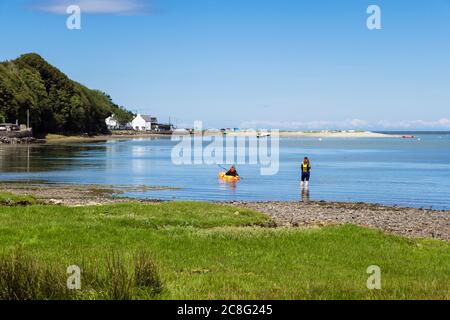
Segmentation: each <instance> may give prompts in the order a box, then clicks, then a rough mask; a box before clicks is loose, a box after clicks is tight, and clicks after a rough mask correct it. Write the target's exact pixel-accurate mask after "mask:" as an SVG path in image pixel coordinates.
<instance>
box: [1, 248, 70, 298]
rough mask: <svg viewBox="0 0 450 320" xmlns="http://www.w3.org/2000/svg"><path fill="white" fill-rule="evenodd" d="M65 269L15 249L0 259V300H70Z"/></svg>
mask: <svg viewBox="0 0 450 320" xmlns="http://www.w3.org/2000/svg"><path fill="white" fill-rule="evenodd" d="M63 271H64V269H58V268H55V267H54V266H48V265H45V264H40V263H38V262H37V261H36V260H34V259H33V258H30V257H28V256H25V255H23V253H22V252H21V251H17V252H16V253H14V254H13V255H9V256H2V257H1V258H0V299H1V300H54V299H70V298H71V293H70V291H69V290H68V289H67V286H66V279H65V277H64V272H63Z"/></svg>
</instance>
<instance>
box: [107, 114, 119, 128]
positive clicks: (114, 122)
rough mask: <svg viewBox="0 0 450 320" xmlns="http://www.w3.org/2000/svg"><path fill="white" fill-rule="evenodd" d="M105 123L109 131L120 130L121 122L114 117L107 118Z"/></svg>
mask: <svg viewBox="0 0 450 320" xmlns="http://www.w3.org/2000/svg"><path fill="white" fill-rule="evenodd" d="M105 122H106V126H107V127H108V129H109V130H114V129H118V128H119V127H120V125H119V122H118V121H117V120H116V118H115V116H114V115H112V116H111V117H108V118H106V120H105Z"/></svg>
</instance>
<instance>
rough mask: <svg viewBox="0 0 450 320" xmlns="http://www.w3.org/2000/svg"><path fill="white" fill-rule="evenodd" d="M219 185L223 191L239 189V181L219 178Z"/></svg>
mask: <svg viewBox="0 0 450 320" xmlns="http://www.w3.org/2000/svg"><path fill="white" fill-rule="evenodd" d="M219 186H220V190H222V191H232V192H233V193H234V192H236V189H237V182H228V181H223V180H221V179H219Z"/></svg>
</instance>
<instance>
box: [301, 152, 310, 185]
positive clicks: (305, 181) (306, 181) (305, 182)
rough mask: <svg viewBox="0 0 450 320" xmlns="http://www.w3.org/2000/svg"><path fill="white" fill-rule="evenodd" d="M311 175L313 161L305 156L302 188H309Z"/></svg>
mask: <svg viewBox="0 0 450 320" xmlns="http://www.w3.org/2000/svg"><path fill="white" fill-rule="evenodd" d="M310 177H311V163H310V161H309V158H308V157H305V159H303V162H302V182H301V186H302V189H308V188H309V179H310Z"/></svg>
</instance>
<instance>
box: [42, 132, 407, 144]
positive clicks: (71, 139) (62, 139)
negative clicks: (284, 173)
mask: <svg viewBox="0 0 450 320" xmlns="http://www.w3.org/2000/svg"><path fill="white" fill-rule="evenodd" d="M253 133H255V132H253ZM268 133H270V131H269V132H268ZM219 134H220V133H219V132H217V135H219ZM214 135H216V134H215V133H211V132H210V133H207V134H205V136H214ZM248 135H249V132H245V131H239V132H227V133H226V136H228V137H245V136H248ZM171 136H172V135H170V134H159V133H130V134H128V133H123V134H119V133H113V134H111V135H98V136H92V137H87V136H64V135H55V134H49V135H48V136H47V137H46V139H45V141H44V144H57V143H78V142H101V141H107V140H112V139H114V140H124V141H125V140H132V139H153V138H171ZM279 137H280V138H323V139H324V138H401V137H402V136H401V135H397V134H386V133H376V132H370V131H364V132H363V131H361V132H359V131H357V132H345V131H337V132H331V131H330V132H309V131H280V132H279Z"/></svg>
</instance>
